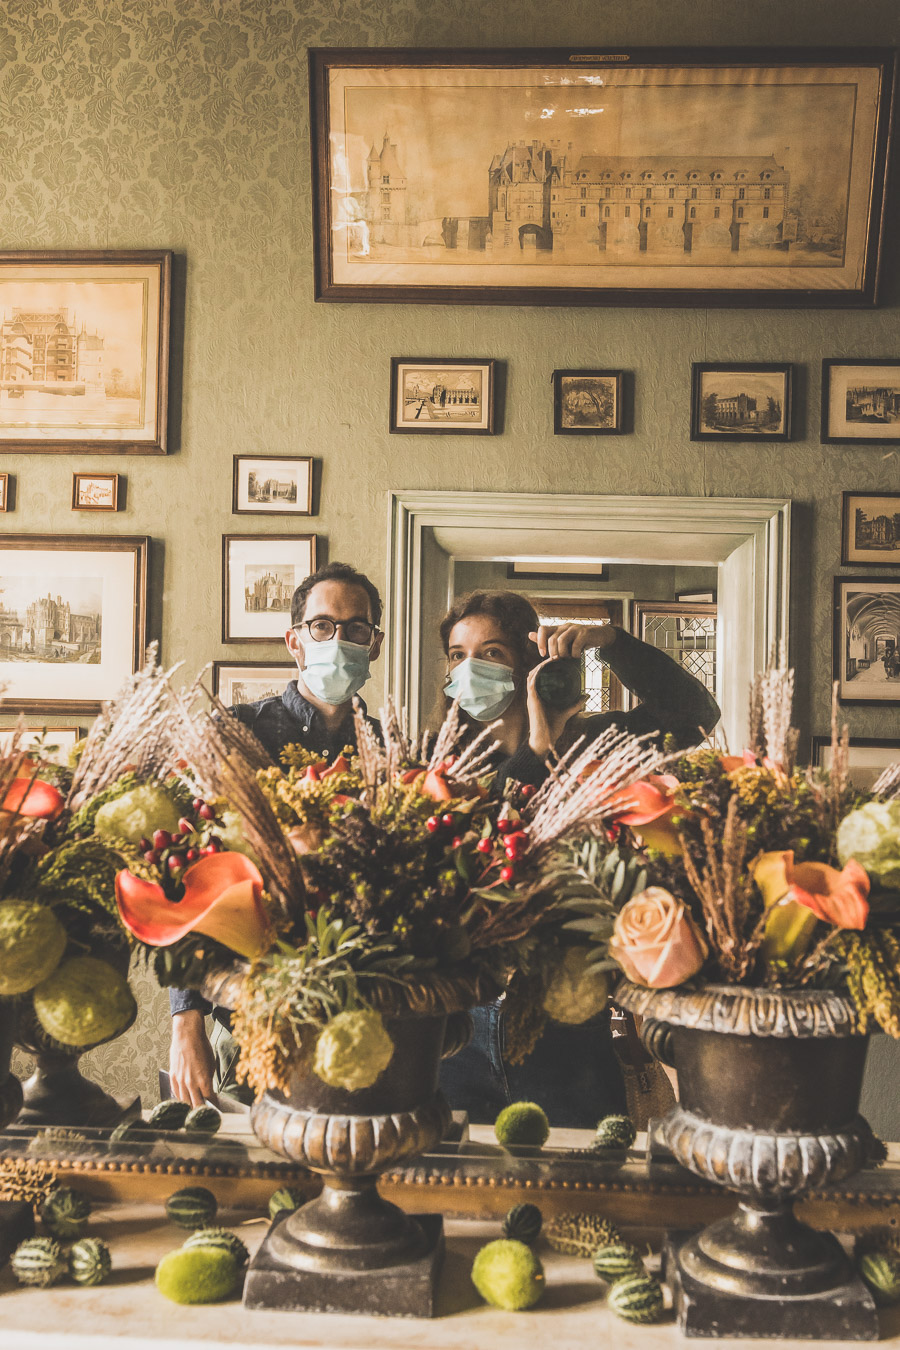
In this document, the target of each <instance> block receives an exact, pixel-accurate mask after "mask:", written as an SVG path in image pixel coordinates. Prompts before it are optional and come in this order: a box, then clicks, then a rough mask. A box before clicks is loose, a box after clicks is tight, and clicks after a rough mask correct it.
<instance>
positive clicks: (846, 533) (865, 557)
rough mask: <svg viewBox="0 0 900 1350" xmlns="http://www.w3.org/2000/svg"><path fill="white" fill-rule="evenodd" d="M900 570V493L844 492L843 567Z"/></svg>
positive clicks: (842, 522) (842, 513) (842, 514)
mask: <svg viewBox="0 0 900 1350" xmlns="http://www.w3.org/2000/svg"><path fill="white" fill-rule="evenodd" d="M854 563H859V564H863V565H865V566H870V567H872V566H874V567H900V492H871V493H870V492H845V493H844V496H843V507H842V511H841V566H843V567H852V566H853V565H854Z"/></svg>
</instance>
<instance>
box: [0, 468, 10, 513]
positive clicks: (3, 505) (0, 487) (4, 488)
mask: <svg viewBox="0 0 900 1350" xmlns="http://www.w3.org/2000/svg"><path fill="white" fill-rule="evenodd" d="M9 480H10V475H9V474H8V473H0V511H8V510H9V501H10V490H9Z"/></svg>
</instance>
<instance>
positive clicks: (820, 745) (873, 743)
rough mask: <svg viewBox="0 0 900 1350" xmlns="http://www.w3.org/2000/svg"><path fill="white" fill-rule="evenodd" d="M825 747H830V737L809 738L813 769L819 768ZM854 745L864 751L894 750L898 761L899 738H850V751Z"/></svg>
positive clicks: (810, 760)
mask: <svg viewBox="0 0 900 1350" xmlns="http://www.w3.org/2000/svg"><path fill="white" fill-rule="evenodd" d="M826 745H831V737H830V736H812V737H811V738H810V748H809V762H810V765H811V766H812V767H813V768H814V769H817V768H820V767H821V765H822V751H823V750H824V748H825V746H826ZM855 745H856V746H859V747H860V748H861V749H864V750H865V749H871V750H896V751H897V758H898V760H900V738H897V737H894V736H851V737H850V749H851V750H852V749H853V747H854V746H855Z"/></svg>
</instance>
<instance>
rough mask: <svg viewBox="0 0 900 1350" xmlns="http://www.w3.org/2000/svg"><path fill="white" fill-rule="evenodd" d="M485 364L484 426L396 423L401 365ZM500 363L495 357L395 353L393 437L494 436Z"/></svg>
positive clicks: (391, 428) (442, 366)
mask: <svg viewBox="0 0 900 1350" xmlns="http://www.w3.org/2000/svg"><path fill="white" fill-rule="evenodd" d="M410 365H412V366H422V367H427V366H440V367H441V368H444V367H446V366H469V367H473V366H483V367H486V369H487V397H486V399H485V403H486V405H487V407H486V422H487V425H486V426H483V427H469V426H452V427H450V426H442V425H440V424H437V425H435V424H434V423H431V422H423V423H422V425H421V426H416V427H401V426H399V425H398V424H397V395H398V393H399V389H398V382H399V372H400V367H401V366H410ZM497 366H498V362H497V361H496V360H495V359H494V357H492V356H472V357H467V356H446V357H444V356H392V357H391V411H390V418H389V422H388V430H389V431H390V432H391V434H392V435H394V436H493V435H494V433H495V431H496V423H497Z"/></svg>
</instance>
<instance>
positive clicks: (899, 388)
mask: <svg viewBox="0 0 900 1350" xmlns="http://www.w3.org/2000/svg"><path fill="white" fill-rule="evenodd" d="M819 439H820V440H821V442H822V444H823V445H830V444H833V443H834V442H835V441H855V442H856V443H857V444H859V445H900V360H896V359H894V358H890V357H888V358H883V359H880V360H879V359H878V358H873V359H872V360H858V361H840V360H834V359H826V360H824V361H823V362H822V432H821V435H820V437H819Z"/></svg>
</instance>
